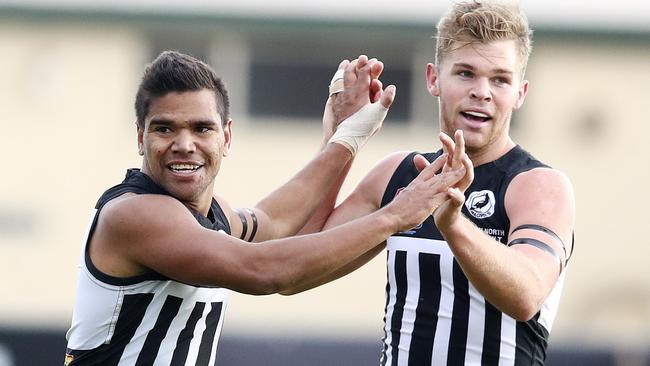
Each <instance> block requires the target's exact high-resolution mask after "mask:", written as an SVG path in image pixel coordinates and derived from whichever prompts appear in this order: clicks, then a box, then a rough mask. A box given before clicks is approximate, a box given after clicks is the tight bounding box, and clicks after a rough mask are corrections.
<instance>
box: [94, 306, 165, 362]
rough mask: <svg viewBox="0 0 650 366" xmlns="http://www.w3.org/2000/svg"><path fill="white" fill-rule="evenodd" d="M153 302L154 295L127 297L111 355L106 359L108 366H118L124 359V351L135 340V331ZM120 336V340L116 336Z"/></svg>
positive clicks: (118, 321) (121, 310) (112, 343)
mask: <svg viewBox="0 0 650 366" xmlns="http://www.w3.org/2000/svg"><path fill="white" fill-rule="evenodd" d="M152 300H153V294H134V295H125V296H124V298H123V300H122V309H120V315H119V316H118V317H117V322H116V323H115V330H114V332H113V334H114V337H113V339H112V340H111V354H110V355H109V357H108V358H107V359H106V365H107V366H117V364H119V362H120V358H122V354H123V353H124V349H125V348H126V346H127V344H129V342H130V341H131V338H133V335H134V334H135V331H136V330H137V329H138V327H139V326H140V323H142V319H144V314H145V313H146V311H147V308H148V307H149V304H150V303H151V301H152ZM117 335H119V338H115V336H117Z"/></svg>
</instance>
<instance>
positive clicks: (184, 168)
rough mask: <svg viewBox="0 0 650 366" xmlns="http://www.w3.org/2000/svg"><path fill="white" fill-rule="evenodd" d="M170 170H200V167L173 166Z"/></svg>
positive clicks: (189, 165) (191, 165) (187, 165)
mask: <svg viewBox="0 0 650 366" xmlns="http://www.w3.org/2000/svg"><path fill="white" fill-rule="evenodd" d="M170 168H172V170H178V171H186V170H197V169H199V168H200V166H199V165H194V164H172V165H171V166H170Z"/></svg>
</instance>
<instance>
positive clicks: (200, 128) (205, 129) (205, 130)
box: [194, 126, 212, 134]
mask: <svg viewBox="0 0 650 366" xmlns="http://www.w3.org/2000/svg"><path fill="white" fill-rule="evenodd" d="M211 130H212V129H211V128H210V127H206V126H198V127H196V128H195V129H194V131H196V132H198V133H201V134H203V133H208V132H210V131H211Z"/></svg>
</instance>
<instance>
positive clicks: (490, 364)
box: [481, 301, 502, 366]
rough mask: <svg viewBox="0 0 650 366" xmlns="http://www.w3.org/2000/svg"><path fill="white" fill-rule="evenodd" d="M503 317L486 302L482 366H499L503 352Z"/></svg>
mask: <svg viewBox="0 0 650 366" xmlns="http://www.w3.org/2000/svg"><path fill="white" fill-rule="evenodd" d="M501 316H502V313H501V312H500V311H499V310H498V309H497V308H495V307H494V305H492V304H490V303H489V302H487V301H485V331H484V333H483V353H482V354H481V365H482V366H498V365H499V356H500V352H501V337H500V335H501Z"/></svg>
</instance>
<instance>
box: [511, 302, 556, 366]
mask: <svg viewBox="0 0 650 366" xmlns="http://www.w3.org/2000/svg"><path fill="white" fill-rule="evenodd" d="M539 316H540V313H537V314H536V315H535V317H534V318H533V319H534V320H535V321H537V320H538V319H539ZM535 324H537V323H535ZM548 336H549V332H548V331H547V330H546V329H545V328H544V327H542V326H540V325H538V326H532V322H530V321H528V322H517V333H516V336H515V338H516V342H517V347H516V349H515V366H544V363H545V360H546V347H547V346H548V342H547V339H548Z"/></svg>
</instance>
